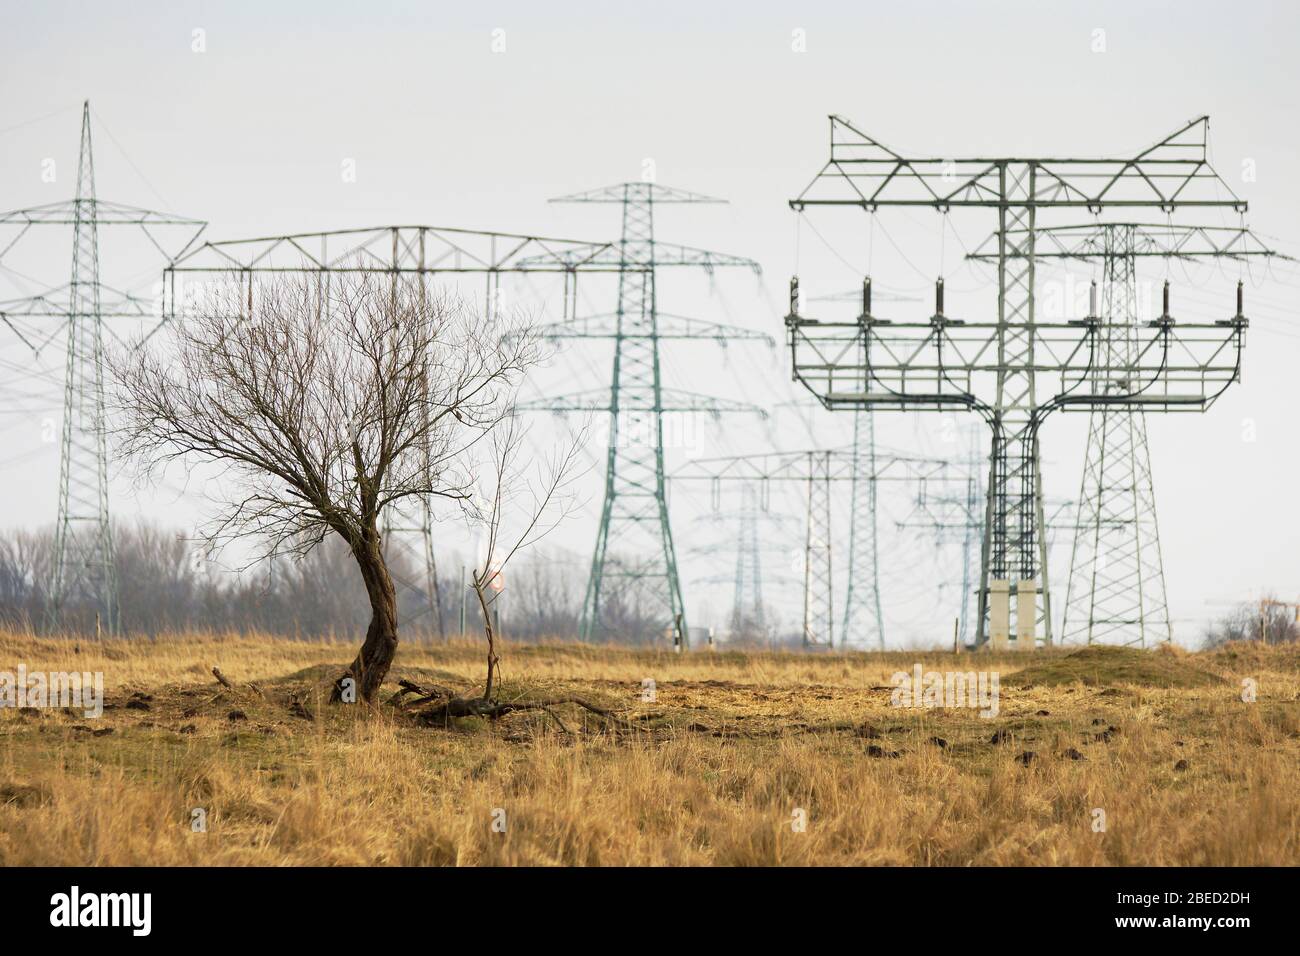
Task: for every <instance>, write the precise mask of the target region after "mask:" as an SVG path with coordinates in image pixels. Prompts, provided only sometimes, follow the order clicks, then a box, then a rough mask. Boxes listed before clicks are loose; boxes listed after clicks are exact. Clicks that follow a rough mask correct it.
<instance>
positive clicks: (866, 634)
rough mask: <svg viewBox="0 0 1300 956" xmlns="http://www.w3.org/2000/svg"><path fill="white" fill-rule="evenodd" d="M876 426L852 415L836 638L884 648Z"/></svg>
mask: <svg viewBox="0 0 1300 956" xmlns="http://www.w3.org/2000/svg"><path fill="white" fill-rule="evenodd" d="M875 473H876V425H875V420H874V419H873V418H872V413H871V412H870V411H868V410H864V409H859V410H858V411H857V412H855V413H854V415H853V478H852V479H851V481H852V483H851V484H850V486H849V562H848V563H849V575H848V584H847V585H846V587H845V591H844V621H843V623H842V625H841V628H840V634H841V635H844V636H847V635H850V634H854V635H857V634H861V635H862V636H863V640H864V642H865V641H869V640H870V639H871V638H872V637H874V638H875V643H877V644H879V646H880V649H881V650H884V648H885V617H884V613H883V611H882V610H881V605H880V551H879V545H880V541H879V535H878V533H877V527H876V523H877V518H878V510H877V504H876V479H875Z"/></svg>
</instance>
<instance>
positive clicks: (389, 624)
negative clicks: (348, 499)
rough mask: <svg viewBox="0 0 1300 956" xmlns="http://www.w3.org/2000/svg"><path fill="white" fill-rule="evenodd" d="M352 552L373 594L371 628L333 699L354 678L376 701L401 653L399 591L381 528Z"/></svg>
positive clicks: (338, 697) (373, 530) (371, 530)
mask: <svg viewBox="0 0 1300 956" xmlns="http://www.w3.org/2000/svg"><path fill="white" fill-rule="evenodd" d="M352 554H353V556H354V557H355V558H356V560H357V565H358V566H359V567H360V569H361V578H362V580H363V581H365V584H366V593H367V594H368V595H369V596H370V627H368V628H367V629H366V642H365V643H364V644H362V645H361V652H360V653H359V654H357V657H356V660H354V661H353V662H352V666H351V667H349V668H348V672H347V674H345V675H344V676H343V677H341V678H339V680H338V682H337V683H336V684H335V685H334V694H333V696H332V698H331V699H332V700H333V701H335V702H338V701H340V700H343V699H344V695H343V681H344V680H345V679H346V678H347V677H351V678H352V679H353V680H354V681H355V682H356V683H355V688H356V693H357V697H358V698H360V699H361V700H364V701H366V702H367V703H369V702H373V701H374V699H375V695H376V694H377V693H378V692H379V687H380V685H381V684H383V682H384V678H385V677H387V676H388V669H389V668H390V667H391V666H392V664H393V657H394V656H395V655H396V654H397V592H396V591H395V590H394V588H393V579H392V577H390V576H389V574H388V563H387V562H386V561H385V560H384V552H383V548H382V545H381V541H380V537H379V531H378V529H377V528H376V527H375V526H374V524H373V523H372V524H371V526H370V527H369V528H367V529H366V531H365V533H364V534H363V536H362V538H361V540H360V541H359V542H357V543H356V544H355V545H353V547H352Z"/></svg>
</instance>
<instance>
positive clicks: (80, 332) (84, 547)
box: [47, 103, 119, 634]
mask: <svg viewBox="0 0 1300 956" xmlns="http://www.w3.org/2000/svg"><path fill="white" fill-rule="evenodd" d="M75 203H76V205H75V212H74V215H75V222H74V223H73V227H72V228H73V237H72V282H71V286H70V305H69V310H68V361H67V367H66V372H65V378H64V388H63V445H62V452H61V454H60V456H59V515H58V520H57V523H56V524H55V526H54V584H53V588H52V589H51V593H50V604H49V612H48V613H49V620H48V622H47V623H48V626H49V628H50V629H51V630H52V629H54V628H56V627H58V625H59V615H60V612H61V610H62V608H63V602H64V601H65V600H66V598H67V596H68V595H69V594H75V593H82V594H85V595H87V596H89V597H90V598H91V599H92V600H93V601H94V603H95V605H96V607H97V609H98V611H97V613H99V615H100V624H101V626H102V628H103V629H104V630H105V631H107V632H108V633H110V634H113V633H116V632H117V628H118V623H119V621H118V613H119V608H118V603H117V571H116V566H115V563H114V550H113V525H112V521H111V520H110V518H109V512H108V447H107V440H106V437H105V421H104V325H103V318H102V316H101V315H100V306H99V225H98V216H97V210H96V208H95V160H94V155H93V153H92V151H91V143H90V104H89V103H86V104H84V106H83V108H82V114H81V152H80V156H79V158H78V160H77V198H76V200H75Z"/></svg>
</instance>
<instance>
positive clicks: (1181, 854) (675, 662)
mask: <svg viewBox="0 0 1300 956" xmlns="http://www.w3.org/2000/svg"><path fill="white" fill-rule="evenodd" d="M352 652H353V648H352V647H351V646H346V645H342V644H323V643H306V642H289V641H282V640H275V639H271V638H258V639H254V638H233V637H230V638H213V637H198V636H178V637H174V638H168V639H160V640H158V641H156V642H149V641H137V642H129V643H128V642H107V643H105V644H103V645H98V644H93V643H85V642H83V643H81V644H80V645H79V646H78V645H77V644H75V643H73V642H71V641H61V640H41V639H37V638H33V637H30V636H23V635H4V634H0V670H10V671H12V670H16V668H17V665H18V664H19V663H22V664H25V665H26V666H27V668H28V669H29V670H38V669H39V670H78V671H83V670H90V671H97V670H99V671H103V672H104V674H105V682H106V685H107V686H106V690H107V698H108V701H109V703H110V704H111V705H114V706H112V707H111V709H109V710H107V711H106V712H105V714H104V716H103V717H102V718H101V719H99V720H86V719H84V717H83V716H82V715H81V714H79V713H64V712H61V711H48V710H47V711H34V710H21V711H15V710H0V863H3V864H6V865H33V864H34V865H47V864H54V865H73V864H124V865H137V864H157V865H204V864H262V865H281V864H299V865H301V864H357V865H365V864H414V865H444V864H459V865H482V864H488V865H492V864H578V865H661V864H668V865H675V864H689V865H696V864H699V865H733V864H741V865H749V864H922V865H924V864H941V865H971V864H974V865H998V864H1049V865H1052V864H1074V865H1079V864H1082V865H1093V864H1121V865H1123V864H1154V865H1221V864H1223V865H1258V864H1286V865H1294V864H1296V863H1297V862H1300V772H1298V759H1300V705H1298V704H1297V700H1298V699H1300V651H1298V650H1297V649H1295V648H1289V649H1288V648H1261V647H1257V646H1248V647H1240V648H1233V649H1231V650H1226V651H1220V652H1216V653H1204V654H1195V655H1180V654H1173V653H1167V654H1161V655H1155V654H1148V655H1145V657H1144V658H1142V659H1138V660H1136V662H1135V660H1134V659H1133V658H1132V657H1131V655H1123V654H1114V655H1110V656H1108V655H1107V653H1106V652H1105V651H1103V652H1101V653H1100V654H1098V652H1095V651H1092V652H1089V653H1090V654H1091V655H1092V656H1091V657H1090V658H1085V662H1086V664H1087V666H1086V668H1085V670H1086V673H1077V670H1078V668H1079V662H1078V660H1077V659H1076V660H1075V661H1073V662H1071V661H1070V660H1069V659H1068V658H1067V657H1066V656H1065V655H1064V654H1063V653H1062V652H1060V651H1054V652H1051V653H1040V654H1037V655H1033V656H1032V657H1030V656H1024V655H1022V656H1017V655H1010V654H1008V655H1001V656H998V655H993V654H989V653H981V654H977V655H964V656H962V657H960V658H958V657H954V656H953V655H951V654H940V653H928V654H916V653H892V654H886V655H865V654H858V655H839V654H822V655H792V654H766V653H748V654H740V653H718V654H709V653H693V654H688V655H684V656H676V655H672V654H670V653H656V652H645V651H641V652H637V651H630V650H622V649H609V648H589V647H581V646H576V645H563V646H552V647H509V648H507V649H506V652H505V654H504V661H505V663H504V677H505V682H504V685H503V695H504V696H507V697H519V698H525V699H526V698H529V697H534V698H536V697H547V696H558V695H563V694H573V693H577V694H581V695H583V696H585V697H588V698H590V699H591V700H593V701H594V702H598V703H601V704H604V705H608V706H614V707H622V708H626V713H625V716H627V717H629V718H632V719H635V720H636V722H637V723H638V725H639V726H642V727H644V730H641V731H637V732H625V731H618V730H614V729H611V728H610V727H608V726H606V725H602V723H601V722H600V721H599V720H598V719H597V718H595V717H594V716H592V715H585V714H584V713H583V712H581V711H578V710H576V709H574V708H571V707H563V708H560V709H558V711H557V716H558V717H559V719H560V720H561V721H562V722H563V724H564V726H565V728H567V729H566V730H561V729H560V727H559V726H558V725H557V722H556V721H555V720H553V719H552V718H551V717H549V716H547V715H546V714H544V713H539V712H526V713H518V714H514V715H511V716H509V717H506V718H503V719H502V720H500V721H498V722H496V723H494V724H489V723H487V722H484V721H481V720H466V721H461V722H459V723H458V724H457V725H456V726H454V727H451V728H447V729H441V728H439V729H430V728H423V727H419V726H416V725H415V724H414V722H413V721H411V720H410V719H409V718H408V717H406V716H404V715H402V714H400V713H398V712H396V711H394V710H392V709H391V708H388V707H381V708H379V710H378V711H377V712H371V711H369V710H367V709H365V708H363V707H359V706H358V707H348V706H342V705H339V706H335V707H329V706H328V705H323V704H319V703H318V702H316V700H315V696H314V695H315V692H317V691H319V689H320V688H321V686H322V681H323V680H324V679H326V678H327V677H328V675H330V674H332V673H336V672H337V670H338V669H339V668H341V667H342V666H343V665H345V664H346V663H347V661H348V660H350V658H351V655H352ZM917 662H920V663H922V664H923V665H924V667H925V668H926V669H930V670H949V669H954V668H959V669H961V670H972V669H981V670H997V671H999V672H1000V673H1001V674H1002V675H1003V676H1004V677H1005V678H1007V680H1006V681H1005V682H1004V683H1003V684H1002V688H1001V712H1000V713H999V715H998V716H997V717H996V718H992V719H982V718H980V717H979V716H978V715H977V714H976V713H975V712H974V711H971V710H966V709H961V710H958V709H930V710H924V709H915V710H914V709H903V708H897V707H892V706H891V705H890V691H889V684H890V675H891V674H892V673H893V672H895V671H898V670H910V669H911V667H912V665H913V664H915V663H917ZM214 664H215V665H218V666H220V668H221V669H222V671H223V672H224V673H225V674H226V675H227V676H229V677H230V678H231V679H232V680H234V681H235V682H236V683H237V685H238V686H237V689H236V690H235V691H233V692H230V691H224V690H223V689H222V688H220V687H218V686H217V685H216V683H215V682H214V681H213V679H212V677H211V675H210V673H209V671H210V668H211V667H212V666H213V665H214ZM1026 665H1033V667H1035V668H1038V669H1039V670H1040V671H1041V672H1042V673H1040V677H1039V678H1038V679H1035V680H1033V681H1030V682H1029V683H1028V684H1026V685H1025V686H1017V683H1016V681H1014V680H1012V679H1011V674H1012V672H1013V671H1015V670H1018V669H1021V668H1023V667H1025V666H1026ZM1153 667H1154V668H1155V669H1154V670H1152V668H1153ZM1043 668H1046V669H1047V670H1046V671H1043V670H1042V669H1043ZM1070 668H1075V671H1073V672H1072V671H1071V670H1070ZM482 672H483V654H482V648H481V647H480V646H479V645H476V644H472V643H464V644H454V645H451V646H434V647H427V646H413V645H408V646H404V647H403V648H402V650H401V651H400V653H399V655H398V663H397V667H396V668H395V671H394V674H393V675H392V676H393V678H394V679H396V678H397V677H399V676H410V677H412V678H414V679H416V680H427V681H430V682H439V683H445V684H450V685H452V686H455V687H457V688H458V689H460V690H462V691H464V692H471V691H472V690H473V689H474V688H476V687H477V686H479V682H480V680H481V677H482ZM1192 672H1194V673H1197V674H1208V675H1211V676H1210V678H1209V679H1208V680H1206V681H1200V680H1192V681H1190V682H1189V681H1187V680H1184V679H1183V678H1186V676H1187V675H1188V674H1189V673H1192ZM1043 674H1046V675H1047V677H1050V678H1052V679H1047V678H1045V677H1043ZM1171 674H1172V675H1173V676H1172V677H1170V675H1171ZM1063 675H1064V676H1063ZM647 678H650V679H653V680H654V681H655V683H656V695H657V700H655V701H654V702H642V700H641V692H642V681H643V680H644V679H647ZM1246 678H1250V679H1252V680H1254V681H1255V682H1256V683H1257V685H1258V699H1257V701H1256V702H1254V703H1245V702H1243V701H1242V699H1241V682H1242V680H1243V679H1246ZM248 681H255V682H257V683H258V684H259V686H260V687H261V688H262V690H263V691H264V692H265V693H264V694H261V693H258V692H257V691H255V690H253V689H250V688H248V687H246V686H245V682H248ZM881 688H884V689H881ZM136 693H139V694H147V695H149V697H150V700H149V701H148V702H147V704H148V709H147V710H146V709H142V708H136V709H127V708H126V707H125V703H126V702H127V700H128V699H129V698H130V696H131V695H132V694H136ZM295 693H296V694H298V695H299V696H300V697H304V698H307V699H309V700H311V707H312V709H314V710H315V711H316V715H317V719H315V720H307V719H303V718H301V717H295V716H293V715H292V714H291V713H290V712H289V710H288V707H287V706H286V701H287V700H288V699H289V695H291V694H295ZM236 710H238V711H240V712H242V713H243V714H244V718H243V719H232V718H231V717H230V716H229V715H230V714H231V712H233V711H236ZM106 728H112V731H113V732H112V733H110V734H102V733H101V734H99V735H96V734H95V733H94V731H96V730H99V731H102V730H104V729H106ZM997 731H1003V732H1005V740H1004V741H1003V742H1001V743H992V742H991V739H992V737H993V735H994V733H995V732H997ZM936 738H939V739H942V740H943V741H944V745H940V744H939V743H937V742H935V739H936ZM1071 750H1073V751H1075V752H1077V753H1078V754H1080V755H1081V756H1082V759H1072V758H1071V756H1070V751H1071ZM1025 752H1032V753H1033V754H1034V757H1033V758H1032V759H1030V760H1029V761H1028V763H1027V764H1026V763H1024V762H1023V759H1022V755H1023V754H1024V753H1025ZM873 754H874V756H873ZM894 754H897V756H894ZM197 807H202V808H204V809H205V810H206V811H207V814H208V818H207V823H208V826H207V832H206V833H194V832H192V831H191V826H190V821H191V812H192V810H193V809H194V808H197ZM1096 809H1101V810H1104V812H1105V822H1106V828H1105V831H1104V832H1095V831H1094V819H1095V817H1094V810H1096ZM800 810H802V811H804V813H805V814H806V819H807V826H806V828H805V829H804V830H803V832H796V830H795V828H794V827H792V822H793V821H794V820H795V819H796V814H797V812H798V811H800ZM499 811H504V822H505V826H504V832H497V831H496V830H494V828H493V821H494V819H498V820H499V819H501V814H500V812H499Z"/></svg>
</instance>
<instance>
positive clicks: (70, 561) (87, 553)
mask: <svg viewBox="0 0 1300 956" xmlns="http://www.w3.org/2000/svg"><path fill="white" fill-rule="evenodd" d="M0 224H2V225H7V226H18V227H21V229H22V230H23V232H25V231H26V230H27V228H29V227H31V226H34V225H70V226H72V278H71V281H70V282H69V284H68V286H67V295H68V298H67V302H68V305H67V307H66V308H64V307H62V306H60V305H59V304H58V298H59V293H60V292H61V291H62V290H51V291H50V292H48V293H45V294H42V295H39V296H35V297H33V298H30V299H27V300H21V301H16V302H9V303H5V304H4V306H3V307H2V308H0V317H3V318H4V319H5V321H6V323H7V324H10V325H11V327H13V325H12V321H11V320H12V319H15V318H19V317H21V318H23V319H32V318H42V319H51V318H57V319H61V320H62V321H63V324H64V325H65V326H66V328H67V361H66V365H65V373H64V389H63V440H62V445H61V447H60V455H59V510H58V517H57V520H56V523H55V526H54V560H53V579H52V581H51V583H50V590H49V598H48V601H47V604H46V612H45V625H46V629H47V630H49V631H56V630H57V629H58V628H59V627H61V626H62V625H63V624H64V621H63V616H64V612H65V610H66V609H67V606H68V605H69V604H70V603H71V602H76V603H77V604H78V605H80V606H83V607H85V609H86V610H87V611H88V612H92V611H93V613H94V615H95V620H96V624H97V626H98V627H99V629H101V630H102V631H104V632H107V633H109V634H113V633H116V632H117V630H118V629H119V627H120V624H121V620H120V613H121V609H120V607H119V606H118V594H117V570H116V564H115V553H114V548H113V526H112V520H111V517H110V513H109V500H108V447H107V437H106V422H105V413H104V318H105V317H106V316H129V317H132V318H136V319H145V318H157V317H156V316H154V315H152V313H151V312H150V311H149V308H148V303H147V301H146V300H144V299H141V298H139V297H136V296H133V295H131V294H129V293H118V292H115V291H114V290H111V289H110V290H108V291H109V293H110V302H109V303H108V304H107V306H106V305H105V302H104V298H105V297H104V295H103V292H104V290H105V288H106V287H104V286H102V285H101V283H100V270H99V227H100V226H101V225H112V226H117V225H133V226H137V227H139V228H140V229H142V230H143V231H144V233H145V235H146V236H147V237H148V238H149V240H150V242H151V243H152V245H153V247H154V248H155V249H156V250H157V251H160V252H162V253H163V254H164V255H168V253H167V251H166V250H165V249H164V248H163V242H162V239H163V237H162V236H161V235H160V233H162V232H164V231H166V229H165V227H168V226H180V227H183V230H184V235H185V236H188V238H187V239H186V242H185V246H184V247H188V246H189V245H190V244H191V243H192V242H193V241H194V239H195V238H197V237H198V234H199V233H201V232H202V231H203V228H204V226H205V225H206V223H204V222H201V221H199V220H195V219H185V218H181V217H178V216H173V215H171V214H168V213H158V212H152V211H150V210H147V209H137V208H134V207H131V206H123V205H121V204H119V203H110V202H104V201H102V200H99V199H98V198H97V197H96V195H95V160H94V153H93V150H92V148H91V134H90V102H89V101H86V102H85V103H83V104H82V111H81V147H80V152H79V155H78V159H77V192H76V198H75V199H73V200H71V201H65V202H58V203H51V204H48V205H45V206H37V207H34V208H31V209H22V210H18V211H16V212H11V213H6V214H4V215H0ZM191 230H192V231H191ZM20 237H21V233H20V234H19V236H18V237H15V239H14V240H13V241H12V242H10V243H9V244H8V245H7V246H6V247H5V251H6V252H7V251H8V250H9V249H10V248H12V246H13V243H14V242H17V239H18V238H20ZM176 251H180V250H179V249H178V250H176ZM23 338H24V341H26V342H27V343H28V344H29V345H31V346H32V347H33V349H35V350H37V351H39V348H40V347H41V346H38V345H36V344H35V342H34V340H29V339H28V338H27V337H25V336H24V337H23ZM51 338H52V336H51ZM50 340H51V339H50V338H47V339H46V342H49V341H50Z"/></svg>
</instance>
